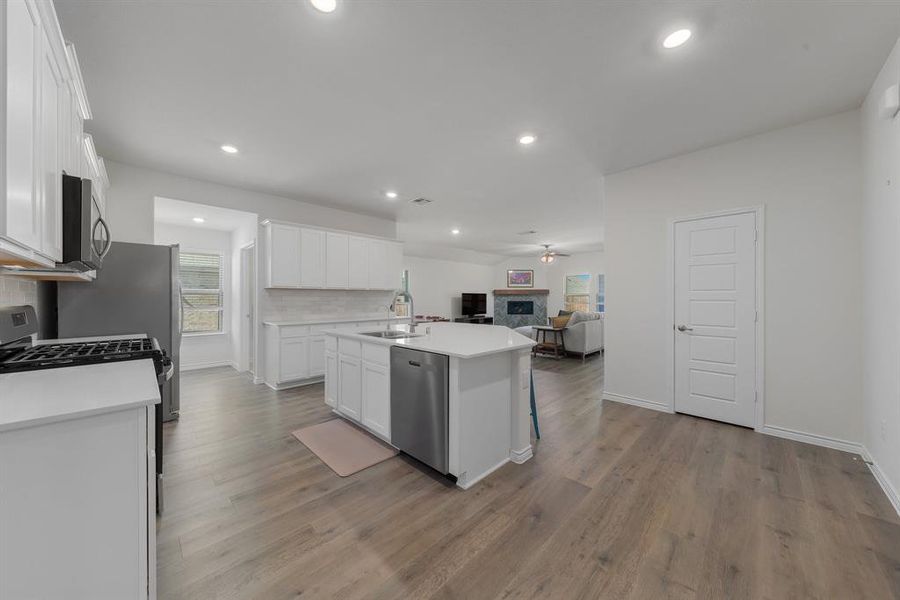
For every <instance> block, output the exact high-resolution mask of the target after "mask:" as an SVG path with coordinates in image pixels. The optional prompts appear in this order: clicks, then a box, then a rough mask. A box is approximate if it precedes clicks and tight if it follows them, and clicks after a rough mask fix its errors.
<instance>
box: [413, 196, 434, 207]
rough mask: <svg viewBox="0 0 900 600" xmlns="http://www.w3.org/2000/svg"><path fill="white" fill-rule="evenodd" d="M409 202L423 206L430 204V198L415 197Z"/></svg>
mask: <svg viewBox="0 0 900 600" xmlns="http://www.w3.org/2000/svg"><path fill="white" fill-rule="evenodd" d="M409 202H410V203H411V204H415V205H416V206H425V205H426V204H431V200H429V199H428V198H416V199H415V200H410V201H409Z"/></svg>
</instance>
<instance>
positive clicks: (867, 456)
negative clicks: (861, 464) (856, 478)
mask: <svg viewBox="0 0 900 600" xmlns="http://www.w3.org/2000/svg"><path fill="white" fill-rule="evenodd" d="M861 454H862V457H863V460H865V461H866V464H867V465H869V470H870V471H872V475H874V476H875V480H876V481H877V482H878V485H880V486H881V489H882V490H884V495H885V496H887V497H888V500H890V502H891V505H892V506H893V507H894V510H895V511H897V514H898V515H900V494H898V493H897V488H895V487H894V484H892V483H891V480H890V479H888V478H887V475H885V474H884V471H882V470H881V467H879V466H878V463H877V462H875V459H874V458H873V457H872V455H871V453H869V449H868V448H866V447H865V446H863V447H862V453H861Z"/></svg>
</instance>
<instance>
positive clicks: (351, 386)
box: [338, 354, 362, 421]
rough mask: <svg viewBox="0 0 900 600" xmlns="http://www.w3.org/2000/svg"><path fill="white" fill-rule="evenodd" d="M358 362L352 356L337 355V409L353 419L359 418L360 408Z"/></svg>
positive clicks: (360, 375)
mask: <svg viewBox="0 0 900 600" xmlns="http://www.w3.org/2000/svg"><path fill="white" fill-rule="evenodd" d="M360 363H361V361H360V360H359V359H358V358H356V357H354V356H347V355H346V354H341V355H339V356H338V377H339V378H340V379H339V384H338V385H339V387H338V410H339V411H341V412H342V413H343V414H345V415H347V416H348V417H350V418H351V419H353V420H354V421H359V420H360V413H361V408H362V387H361V379H362V374H361V373H360Z"/></svg>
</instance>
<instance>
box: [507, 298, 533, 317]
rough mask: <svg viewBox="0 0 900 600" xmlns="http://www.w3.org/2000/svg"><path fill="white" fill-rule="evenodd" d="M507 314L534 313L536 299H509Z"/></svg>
mask: <svg viewBox="0 0 900 600" xmlns="http://www.w3.org/2000/svg"><path fill="white" fill-rule="evenodd" d="M506 314H508V315H533V314H534V300H507V301H506Z"/></svg>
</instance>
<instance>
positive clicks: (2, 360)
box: [0, 337, 165, 374]
mask: <svg viewBox="0 0 900 600" xmlns="http://www.w3.org/2000/svg"><path fill="white" fill-rule="evenodd" d="M141 358H151V359H153V360H154V362H157V361H159V362H160V363H164V362H165V360H164V359H165V353H164V352H163V351H162V350H161V349H160V348H159V344H158V343H157V342H156V340H155V339H153V338H147V337H144V338H125V339H99V340H92V341H64V340H59V341H55V340H54V341H53V342H50V343H38V344H36V345H27V344H26V345H25V346H24V347H23V346H20V347H18V348H10V349H8V350H3V349H0V373H11V372H15V371H32V370H36V369H53V368H58V367H73V366H79V365H90V364H97V363H107V362H116V361H122V360H138V359H141ZM160 366H162V365H160ZM161 370H162V369H160V368H157V374H159V373H160V371H161Z"/></svg>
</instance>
